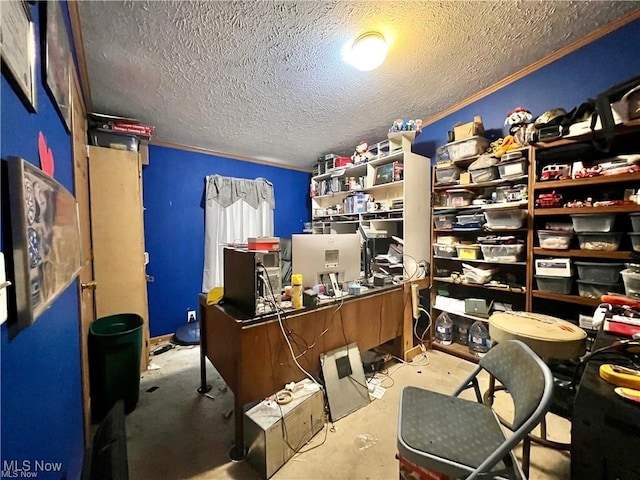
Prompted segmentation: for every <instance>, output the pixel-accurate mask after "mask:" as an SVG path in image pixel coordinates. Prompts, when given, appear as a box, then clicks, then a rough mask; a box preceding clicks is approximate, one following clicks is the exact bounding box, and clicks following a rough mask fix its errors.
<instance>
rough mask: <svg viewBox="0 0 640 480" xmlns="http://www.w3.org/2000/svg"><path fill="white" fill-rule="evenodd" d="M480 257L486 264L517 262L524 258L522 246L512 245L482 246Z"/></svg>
mask: <svg viewBox="0 0 640 480" xmlns="http://www.w3.org/2000/svg"><path fill="white" fill-rule="evenodd" d="M480 248H481V249H482V256H483V257H484V259H485V260H486V261H488V262H497V263H502V262H505V263H509V262H518V261H520V260H522V258H523V257H524V253H525V250H524V244H514V245H482V244H480Z"/></svg>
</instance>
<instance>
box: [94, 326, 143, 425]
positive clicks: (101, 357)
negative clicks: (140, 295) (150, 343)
mask: <svg viewBox="0 0 640 480" xmlns="http://www.w3.org/2000/svg"><path fill="white" fill-rule="evenodd" d="M142 325H143V320H142V317H140V315H137V314H135V313H121V314H117V315H110V316H107V317H102V318H98V319H96V320H95V321H94V322H93V323H92V324H91V326H90V327H89V380H90V385H91V410H92V417H93V421H94V422H99V421H101V420H102V419H103V418H104V417H105V416H106V415H107V413H108V412H109V410H110V409H111V407H113V405H114V404H115V403H116V401H118V400H120V399H122V400H124V411H125V413H131V412H132V411H133V410H134V409H135V408H136V404H137V403H138V397H139V390H140V356H141V351H142Z"/></svg>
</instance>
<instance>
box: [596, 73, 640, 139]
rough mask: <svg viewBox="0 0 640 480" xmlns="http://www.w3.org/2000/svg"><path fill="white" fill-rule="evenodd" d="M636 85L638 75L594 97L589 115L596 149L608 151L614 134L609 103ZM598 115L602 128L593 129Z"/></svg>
mask: <svg viewBox="0 0 640 480" xmlns="http://www.w3.org/2000/svg"><path fill="white" fill-rule="evenodd" d="M638 85H640V76H637V77H633V78H631V79H630V80H627V81H626V82H623V83H620V84H618V85H616V86H614V87H611V88H610V89H608V90H606V91H604V92H602V93H600V94H599V95H598V96H597V97H596V111H595V113H594V114H593V116H592V117H591V139H592V141H593V144H594V146H595V147H596V148H597V149H598V150H600V151H602V152H608V151H609V149H610V148H611V143H612V141H613V138H614V136H615V121H614V120H613V113H612V112H611V103H613V102H617V101H618V100H620V99H621V98H622V97H623V96H624V94H625V93H627V92H628V91H629V90H631V89H632V88H635V87H637V86H638ZM598 117H599V118H600V123H601V124H602V129H601V130H594V128H595V126H596V122H597V120H598Z"/></svg>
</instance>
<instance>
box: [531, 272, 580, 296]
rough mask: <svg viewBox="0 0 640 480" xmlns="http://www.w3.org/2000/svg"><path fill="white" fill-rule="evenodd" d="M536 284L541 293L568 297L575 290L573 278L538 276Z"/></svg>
mask: <svg viewBox="0 0 640 480" xmlns="http://www.w3.org/2000/svg"><path fill="white" fill-rule="evenodd" d="M535 277H536V283H537V284H538V290H540V291H541V292H552V293H560V294H562V295H568V294H570V293H571V289H572V288H573V278H571V277H552V276H548V275H536V276H535Z"/></svg>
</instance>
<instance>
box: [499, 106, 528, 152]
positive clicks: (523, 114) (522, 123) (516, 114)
mask: <svg viewBox="0 0 640 480" xmlns="http://www.w3.org/2000/svg"><path fill="white" fill-rule="evenodd" d="M532 119H533V115H532V114H531V112H530V111H529V110H527V109H526V108H522V107H516V108H514V109H513V110H511V111H510V112H509V113H507V118H506V119H505V121H504V124H505V125H509V135H512V136H513V137H514V138H515V139H516V141H517V142H518V143H519V144H520V145H528V144H529V141H528V140H529V136H530V135H528V134H527V131H528V127H529V125H528V124H529V123H531V120H532Z"/></svg>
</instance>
